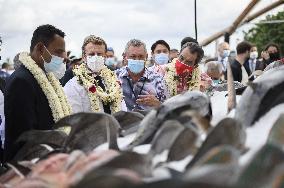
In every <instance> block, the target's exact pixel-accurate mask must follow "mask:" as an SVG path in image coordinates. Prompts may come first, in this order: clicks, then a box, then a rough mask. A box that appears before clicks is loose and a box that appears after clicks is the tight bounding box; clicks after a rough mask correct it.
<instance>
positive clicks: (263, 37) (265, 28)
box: [244, 10, 284, 55]
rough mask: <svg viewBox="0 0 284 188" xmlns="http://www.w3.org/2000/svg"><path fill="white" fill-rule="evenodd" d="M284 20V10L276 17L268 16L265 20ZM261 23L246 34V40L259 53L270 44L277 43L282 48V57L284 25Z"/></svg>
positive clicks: (282, 50)
mask: <svg viewBox="0 0 284 188" xmlns="http://www.w3.org/2000/svg"><path fill="white" fill-rule="evenodd" d="M273 20H282V21H283V20H284V10H282V11H280V12H278V13H277V14H276V15H268V16H266V19H265V20H262V21H273ZM262 21H260V22H259V23H258V24H256V26H255V27H253V28H251V29H250V30H249V31H248V32H244V34H245V40H247V41H249V42H251V43H253V44H255V45H256V46H257V48H258V50H259V51H262V50H263V49H264V48H265V46H266V45H267V44H268V43H275V44H278V45H279V46H280V51H281V52H282V55H283V53H284V23H283V22H280V23H261V22H262Z"/></svg>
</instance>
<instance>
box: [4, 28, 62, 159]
mask: <svg viewBox="0 0 284 188" xmlns="http://www.w3.org/2000/svg"><path fill="white" fill-rule="evenodd" d="M64 36H65V34H64V33H63V32H62V31H61V30H59V29H57V28H55V27H54V26H51V25H42V26H39V27H38V28H37V29H36V30H35V31H34V33H33V37H32V40H31V46H30V57H31V59H32V60H33V61H32V62H34V63H36V64H37V65H38V67H39V68H41V69H42V70H43V71H44V72H49V71H47V70H46V69H45V66H46V64H50V63H51V62H52V59H53V58H54V57H55V56H56V57H57V58H58V59H63V58H65V57H66V52H65V41H64ZM27 56H28V54H27ZM62 63H63V61H62ZM4 101H5V105H4V106H5V107H4V108H5V119H6V124H5V145H4V157H5V161H10V160H12V159H13V157H14V156H15V154H16V152H17V151H18V150H19V149H20V147H21V145H18V144H16V143H15V142H16V140H17V139H18V137H19V136H20V135H21V134H22V133H23V132H25V131H28V130H32V129H37V130H50V129H52V124H54V118H53V115H52V112H51V108H50V107H49V102H48V99H47V97H46V95H45V94H44V92H43V90H42V88H41V86H40V85H39V83H38V81H37V80H36V79H35V77H34V75H33V74H32V73H31V72H30V71H29V70H28V69H27V68H26V67H25V66H24V65H21V66H20V67H19V68H18V69H17V70H16V71H15V72H14V73H13V74H12V75H11V77H10V78H9V80H8V82H7V86H6V93H5V100H4Z"/></svg>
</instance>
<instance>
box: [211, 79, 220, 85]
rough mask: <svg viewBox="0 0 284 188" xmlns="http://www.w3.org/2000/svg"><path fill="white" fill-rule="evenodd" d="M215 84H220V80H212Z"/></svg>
mask: <svg viewBox="0 0 284 188" xmlns="http://www.w3.org/2000/svg"><path fill="white" fill-rule="evenodd" d="M212 81H213V84H214V85H217V84H219V82H220V80H212Z"/></svg>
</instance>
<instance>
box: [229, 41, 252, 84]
mask: <svg viewBox="0 0 284 188" xmlns="http://www.w3.org/2000/svg"><path fill="white" fill-rule="evenodd" d="M250 49H251V44H250V43H249V42H246V41H243V42H240V43H239V44H238V45H237V56H236V59H235V60H234V61H233V62H232V63H230V64H231V68H232V73H233V77H234V81H238V82H241V83H243V84H246V82H247V81H248V75H249V73H250V71H249V70H248V69H246V68H245V67H244V66H243V65H244V63H245V62H246V61H247V60H248V58H249V56H250ZM226 76H227V74H225V77H226Z"/></svg>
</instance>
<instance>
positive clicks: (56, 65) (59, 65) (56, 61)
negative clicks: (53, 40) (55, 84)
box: [41, 47, 66, 80]
mask: <svg viewBox="0 0 284 188" xmlns="http://www.w3.org/2000/svg"><path fill="white" fill-rule="evenodd" d="M45 49H46V50H47V52H48V53H49V55H50V56H51V60H50V62H49V63H47V62H46V61H45V59H44V58H43V57H42V56H41V58H42V59H43V61H44V69H45V71H46V72H48V73H50V72H52V73H53V74H54V76H55V77H56V78H57V79H58V80H59V79H61V78H62V77H63V76H64V74H65V71H66V65H65V64H64V63H63V61H64V58H62V57H58V56H56V55H51V53H50V52H49V51H48V49H47V48H46V47H45Z"/></svg>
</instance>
